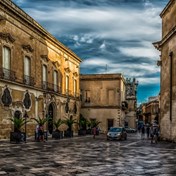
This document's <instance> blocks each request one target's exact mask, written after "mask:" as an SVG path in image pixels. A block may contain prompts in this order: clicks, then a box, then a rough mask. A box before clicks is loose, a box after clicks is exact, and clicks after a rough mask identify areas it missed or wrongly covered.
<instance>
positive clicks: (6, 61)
mask: <svg viewBox="0 0 176 176" xmlns="http://www.w3.org/2000/svg"><path fill="white" fill-rule="evenodd" d="M10 58H11V55H10V48H8V47H3V62H2V67H3V68H5V69H8V70H10Z"/></svg>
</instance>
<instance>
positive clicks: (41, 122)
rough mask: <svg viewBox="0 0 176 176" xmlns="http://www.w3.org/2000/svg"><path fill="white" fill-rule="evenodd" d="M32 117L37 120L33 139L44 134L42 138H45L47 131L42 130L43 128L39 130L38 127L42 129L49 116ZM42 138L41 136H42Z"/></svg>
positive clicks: (37, 138)
mask: <svg viewBox="0 0 176 176" xmlns="http://www.w3.org/2000/svg"><path fill="white" fill-rule="evenodd" d="M32 119H33V120H35V121H36V122H37V127H36V131H35V140H39V138H40V135H44V139H45V140H47V138H48V136H47V132H46V131H44V130H43V132H40V131H39V129H40V128H41V129H43V127H44V125H45V123H46V122H48V120H49V118H40V117H38V118H32ZM39 132H40V134H39ZM42 133H43V134H42ZM42 138H43V136H42ZM44 139H43V140H44Z"/></svg>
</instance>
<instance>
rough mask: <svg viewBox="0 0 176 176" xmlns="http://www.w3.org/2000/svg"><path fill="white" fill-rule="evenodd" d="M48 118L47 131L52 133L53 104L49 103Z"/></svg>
mask: <svg viewBox="0 0 176 176" xmlns="http://www.w3.org/2000/svg"><path fill="white" fill-rule="evenodd" d="M47 117H48V118H49V120H48V131H49V133H50V134H52V132H53V118H54V108H53V104H52V103H51V104H50V105H49V107H48V116H47Z"/></svg>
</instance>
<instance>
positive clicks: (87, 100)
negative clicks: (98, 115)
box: [84, 90, 90, 103]
mask: <svg viewBox="0 0 176 176" xmlns="http://www.w3.org/2000/svg"><path fill="white" fill-rule="evenodd" d="M84 97H85V102H86V103H90V90H86V91H85V96H84Z"/></svg>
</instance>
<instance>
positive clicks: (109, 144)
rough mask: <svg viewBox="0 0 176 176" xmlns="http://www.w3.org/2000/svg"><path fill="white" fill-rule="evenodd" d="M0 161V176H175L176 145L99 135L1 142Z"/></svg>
mask: <svg viewBox="0 0 176 176" xmlns="http://www.w3.org/2000/svg"><path fill="white" fill-rule="evenodd" d="M0 158H1V160H0V175H15V176H22V175H25V176H32V175H36V176H69V175H70V176H74V175H78V176H89V175H92V176H96V175H97V176H100V175H114V176H117V175H118V176H119V175H120V176H122V175H124V176H130V175H131V176H133V175H134V176H135V175H147V176H148V175H158V176H169V175H176V168H175V165H176V145H175V144H171V143H166V142H160V143H159V144H150V141H148V140H141V139H140V136H139V135H138V134H129V135H128V140H127V141H106V137H105V136H104V135H100V136H96V139H93V138H92V136H86V137H74V138H71V139H62V140H48V141H47V142H42V143H37V142H33V141H28V142H27V143H26V144H25V143H23V144H10V143H9V142H1V143H0Z"/></svg>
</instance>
